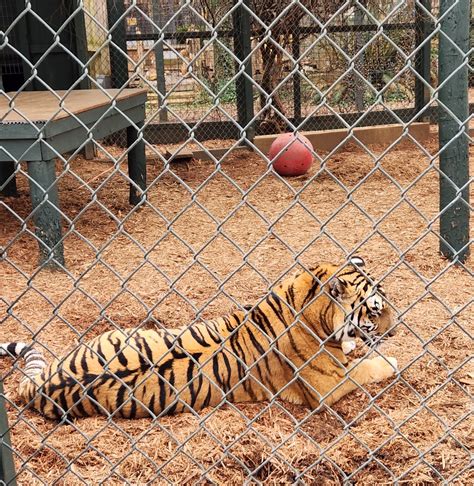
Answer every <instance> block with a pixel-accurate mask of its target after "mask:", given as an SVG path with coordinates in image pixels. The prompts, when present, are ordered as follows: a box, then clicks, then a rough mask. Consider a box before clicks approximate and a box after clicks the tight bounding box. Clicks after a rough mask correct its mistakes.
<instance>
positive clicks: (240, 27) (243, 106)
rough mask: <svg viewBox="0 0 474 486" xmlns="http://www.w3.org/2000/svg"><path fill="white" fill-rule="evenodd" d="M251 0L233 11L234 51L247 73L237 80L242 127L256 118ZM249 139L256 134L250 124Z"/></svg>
mask: <svg viewBox="0 0 474 486" xmlns="http://www.w3.org/2000/svg"><path fill="white" fill-rule="evenodd" d="M249 3H250V2H249V0H243V1H242V2H241V3H240V5H239V6H238V7H237V8H236V9H235V11H234V13H233V22H234V53H235V56H236V58H237V59H238V61H241V62H236V69H237V70H240V66H241V64H242V61H244V60H245V59H247V60H246V61H245V62H244V65H245V68H244V72H245V74H243V73H242V74H240V75H239V76H238V77H237V80H236V94H237V119H238V122H239V125H240V126H241V127H245V126H247V125H248V124H249V123H251V121H252V120H253V118H254V110H253V88H252V81H251V77H252V60H251V59H250V58H249V56H250V53H251V51H252V41H251V33H252V28H251V20H250V13H249V11H248V9H249V8H250V7H249ZM246 132H247V133H246V138H247V140H250V141H252V140H253V138H254V136H255V128H254V127H253V126H248V127H247V131H246Z"/></svg>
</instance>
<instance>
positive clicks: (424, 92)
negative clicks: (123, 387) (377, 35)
mask: <svg viewBox="0 0 474 486" xmlns="http://www.w3.org/2000/svg"><path fill="white" fill-rule="evenodd" d="M422 7H424V9H423V8H422ZM428 12H431V0H418V1H417V2H416V4H415V44H416V46H417V47H419V46H420V45H421V44H423V42H424V41H425V42H424V44H423V46H422V47H421V49H420V50H419V51H418V53H417V54H416V60H415V70H416V73H417V76H416V77H415V112H416V113H419V112H420V111H421V110H422V109H423V108H424V107H425V106H426V105H427V104H428V103H429V101H430V90H429V86H430V85H431V40H429V37H430V33H431V25H432V19H431V18H430V16H429V14H428ZM426 39H428V40H426ZM420 78H421V79H420Z"/></svg>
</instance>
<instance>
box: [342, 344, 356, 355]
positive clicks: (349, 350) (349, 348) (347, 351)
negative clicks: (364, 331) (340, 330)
mask: <svg viewBox="0 0 474 486" xmlns="http://www.w3.org/2000/svg"><path fill="white" fill-rule="evenodd" d="M356 347H357V344H356V342H355V341H343V342H342V343H341V348H342V352H343V353H344V354H350V353H352V351H354V349H355V348H356Z"/></svg>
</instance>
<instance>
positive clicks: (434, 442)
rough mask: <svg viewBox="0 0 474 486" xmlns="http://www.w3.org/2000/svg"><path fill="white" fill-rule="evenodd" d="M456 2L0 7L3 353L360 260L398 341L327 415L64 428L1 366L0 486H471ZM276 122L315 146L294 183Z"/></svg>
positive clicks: (177, 311)
mask: <svg viewBox="0 0 474 486" xmlns="http://www.w3.org/2000/svg"><path fill="white" fill-rule="evenodd" d="M471 8H472V6H471V5H470V2H468V1H467V0H440V1H439V2H438V1H436V0H433V1H430V0H416V1H415V0H404V1H393V0H360V1H353V0H346V1H343V0H340V1H339V0H338V1H332V2H321V1H313V0H294V1H293V0H291V1H290V0H285V1H274V0H253V1H250V0H236V1H218V2H216V1H211V0H209V1H208V0H124V1H119V0H94V1H92V0H75V1H72V2H65V1H60V0H57V1H50V2H39V1H26V0H25V1H24V2H18V1H14V0H5V1H3V2H2V3H1V4H0V193H1V197H0V218H1V225H0V251H1V254H0V255H1V256H0V282H1V284H0V288H1V293H0V342H3V341H18V340H20V341H25V342H28V343H29V342H34V343H35V346H36V347H38V348H39V349H41V350H43V351H44V352H45V354H46V356H47V358H48V359H53V358H55V357H60V356H62V355H64V353H65V352H66V351H68V352H69V351H70V352H73V351H74V350H75V349H76V348H77V346H78V345H79V344H81V343H84V342H89V341H90V340H91V339H92V338H94V337H96V336H98V335H99V334H101V333H103V332H105V331H108V330H113V329H124V328H130V327H138V328H151V329H163V328H164V329H172V328H176V327H179V326H183V325H186V326H189V325H192V324H194V323H197V322H200V321H202V320H206V319H212V318H215V317H218V316H223V315H225V314H228V313H229V312H231V311H233V310H235V309H236V308H237V309H243V307H244V306H246V305H255V304H257V303H259V302H261V301H262V299H264V298H265V297H266V296H268V295H269V293H270V292H271V289H272V288H274V286H275V285H276V284H277V283H278V282H279V281H281V279H282V278H284V277H285V276H287V275H289V274H291V273H292V272H294V271H296V270H298V269H302V268H304V269H308V268H309V267H312V266H314V265H315V264H317V263H319V262H322V261H330V262H334V263H335V264H338V265H341V266H342V265H344V264H345V262H347V260H348V258H349V257H351V256H352V255H354V254H358V255H362V256H363V257H364V258H365V260H366V261H367V265H368V267H369V268H370V270H371V273H372V274H373V276H374V277H375V278H376V279H377V280H378V281H380V282H381V283H382V284H383V286H384V288H385V290H386V292H387V299H388V303H389V305H390V307H391V308H392V309H393V311H394V313H395V315H396V318H397V322H398V325H397V334H396V336H394V337H392V338H390V339H389V340H387V342H385V343H384V344H383V346H382V347H381V348H380V349H379V350H378V351H374V350H369V349H367V348H365V347H364V346H363V345H362V343H358V345H357V348H356V350H355V351H354V352H353V356H354V357H365V356H373V355H383V356H395V357H396V358H397V359H398V363H399V372H398V373H397V374H396V376H395V377H393V378H392V379H390V380H387V381H386V382H383V383H378V384H376V385H369V386H367V387H363V388H362V387H361V389H360V390H357V391H356V392H353V393H351V394H349V395H348V396H346V397H345V398H343V399H342V400H340V401H339V402H337V403H336V404H335V405H333V406H332V407H324V408H323V409H322V410H318V411H315V410H310V409H308V408H306V407H302V406H297V405H292V404H289V403H288V402H286V401H284V400H281V399H280V391H278V392H277V393H275V394H272V398H271V399H270V400H268V401H265V402H260V403H251V404H238V403H237V404H233V403H231V402H230V400H228V399H227V396H226V397H224V399H223V400H222V403H221V404H220V405H219V406H218V407H214V408H206V409H204V410H203V411H202V412H199V413H184V414H176V415H170V416H163V417H157V418H153V419H151V418H150V419H137V420H126V419H122V418H118V417H117V416H116V415H111V416H109V417H102V416H100V417H90V418H82V419H77V420H75V421H73V422H69V423H67V424H64V423H60V424H58V423H56V422H53V421H49V420H46V419H45V418H44V417H42V416H41V415H39V414H37V413H35V412H34V411H32V410H29V409H28V408H27V407H25V405H24V404H23V403H22V401H21V399H20V397H19V394H18V391H17V389H18V383H19V380H20V377H21V375H22V373H21V365H22V363H21V360H16V361H15V362H14V364H13V366H12V364H11V361H10V360H7V359H5V360H3V359H2V361H1V362H0V366H1V369H0V371H1V376H2V381H1V382H0V383H1V384H2V385H3V391H2V390H0V392H1V393H0V399H1V400H0V437H1V439H2V442H1V443H0V445H1V447H2V450H1V452H2V458H1V460H0V482H1V481H2V480H3V481H4V482H6V483H7V484H15V482H16V483H17V484H67V485H72V484H168V483H169V484H187V483H190V484H275V483H278V484H388V483H395V484H398V483H400V484H401V483H404V482H413V483H414V484H433V483H434V484H438V483H440V484H441V483H442V484H444V483H446V484H470V483H472V481H473V477H472V469H471V467H472V459H471V449H470V448H471V444H472V417H471V407H472V396H471V391H472V385H473V384H474V370H473V368H472V357H471V354H472V353H471V351H472V330H473V302H472V296H473V289H474V287H473V280H472V273H473V272H472V263H473V262H472V256H471V255H470V254H469V246H470V242H471V239H470V238H471V237H470V233H469V222H470V218H471V215H472V206H471V205H470V203H469V192H470V190H471V189H470V185H469V184H470V181H471V179H470V177H469V163H470V160H471V157H470V151H471V136H470V120H471V116H472V115H471V111H472V109H471V105H469V104H468V102H469V101H470V100H471V96H470V95H471V90H472V88H471V87H470V80H471V78H472V64H471V63H470V60H471V54H472V42H471V40H470V39H471V38H472V36H471V35H470V32H471V29H470V25H471V22H472V20H471V18H472V10H471ZM132 89H133V90H132ZM88 90H92V91H88ZM31 92H33V93H31ZM45 96H46V97H45ZM321 130H325V131H323V132H322V131H321ZM329 130H332V131H331V132H330V131H329ZM285 131H302V132H303V133H305V134H306V136H308V137H309V138H310V139H311V140H312V141H313V145H314V150H313V153H312V155H313V158H314V162H313V165H312V167H311V168H310V170H309V171H308V172H307V173H306V174H304V175H302V176H299V177H295V178H285V177H281V176H279V175H278V174H277V173H276V172H275V171H274V170H273V168H272V164H271V162H270V161H269V159H268V146H269V144H270V143H271V141H272V140H273V138H272V135H274V134H278V133H281V132H285ZM127 159H128V166H127V164H126V162H127ZM127 198H128V199H129V202H130V203H131V204H127ZM298 374H299V370H297V371H296V372H295V376H296V377H297V376H298ZM5 412H6V415H7V416H8V423H7V421H6V416H5ZM10 453H12V454H11V455H12V458H10V459H9V457H10ZM13 466H14V467H13Z"/></svg>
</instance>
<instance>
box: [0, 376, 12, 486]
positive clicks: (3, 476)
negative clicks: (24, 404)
mask: <svg viewBox="0 0 474 486" xmlns="http://www.w3.org/2000/svg"><path fill="white" fill-rule="evenodd" d="M15 478H16V474H15V463H14V462H13V454H12V446H11V442H10V428H9V427H8V418H7V411H6V409H5V398H4V395H3V381H2V380H0V484H7V485H8V486H16V479H15Z"/></svg>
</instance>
